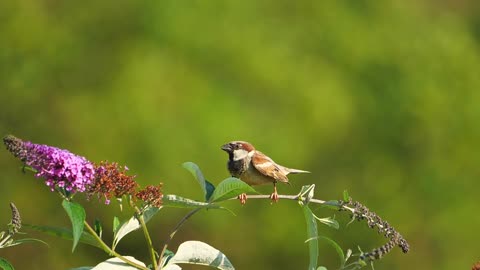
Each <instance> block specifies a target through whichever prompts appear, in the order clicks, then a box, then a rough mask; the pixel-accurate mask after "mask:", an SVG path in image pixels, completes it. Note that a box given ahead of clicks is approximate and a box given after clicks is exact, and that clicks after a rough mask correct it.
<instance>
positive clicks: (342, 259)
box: [318, 235, 345, 269]
mask: <svg viewBox="0 0 480 270" xmlns="http://www.w3.org/2000/svg"><path fill="white" fill-rule="evenodd" d="M318 238H319V239H323V240H325V241H327V243H329V244H330V245H331V246H332V247H333V248H335V250H336V251H337V254H338V257H339V258H340V269H342V268H343V267H344V266H345V254H344V253H343V250H342V248H341V247H340V245H338V244H337V242H335V241H333V240H332V239H330V238H328V237H326V236H323V235H320V236H319V237H318Z"/></svg>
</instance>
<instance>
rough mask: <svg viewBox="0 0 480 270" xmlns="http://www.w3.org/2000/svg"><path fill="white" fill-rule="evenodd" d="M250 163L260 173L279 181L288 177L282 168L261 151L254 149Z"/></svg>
mask: <svg viewBox="0 0 480 270" xmlns="http://www.w3.org/2000/svg"><path fill="white" fill-rule="evenodd" d="M252 164H253V166H254V167H255V169H257V171H259V172H260V173H261V174H263V175H265V176H268V177H271V178H273V179H275V180H277V181H280V182H288V178H287V176H286V174H285V173H284V170H283V168H282V167H281V166H280V165H278V164H276V163H275V162H274V161H273V160H272V159H271V158H269V157H267V156H266V155H265V154H263V153H262V152H260V151H255V154H254V155H253V157H252Z"/></svg>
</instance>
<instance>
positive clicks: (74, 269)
mask: <svg viewBox="0 0 480 270" xmlns="http://www.w3.org/2000/svg"><path fill="white" fill-rule="evenodd" d="M92 268H93V267H91V266H82V267H77V268H70V270H91V269H92Z"/></svg>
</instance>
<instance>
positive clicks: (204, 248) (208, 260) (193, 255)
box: [167, 241, 235, 270]
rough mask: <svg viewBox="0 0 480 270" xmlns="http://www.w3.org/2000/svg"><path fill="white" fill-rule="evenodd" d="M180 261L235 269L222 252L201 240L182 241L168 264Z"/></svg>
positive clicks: (221, 268)
mask: <svg viewBox="0 0 480 270" xmlns="http://www.w3.org/2000/svg"><path fill="white" fill-rule="evenodd" d="M179 263H180V264H181V263H185V264H196V265H206V266H211V267H215V268H217V269H220V270H234V269H235V268H234V267H233V265H232V263H231V262H230V261H229V260H228V258H227V257H226V256H225V255H224V254H223V253H222V252H220V251H219V250H218V249H216V248H214V247H212V246H210V245H208V244H206V243H203V242H200V241H187V242H184V243H182V244H181V245H180V246H179V247H178V250H177V253H176V254H175V255H174V256H173V257H172V258H171V259H170V261H169V262H168V264H167V266H169V265H172V264H179ZM173 269H177V268H173Z"/></svg>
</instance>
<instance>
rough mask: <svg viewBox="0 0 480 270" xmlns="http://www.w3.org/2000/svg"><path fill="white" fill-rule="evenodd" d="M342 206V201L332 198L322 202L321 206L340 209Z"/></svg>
mask: <svg viewBox="0 0 480 270" xmlns="http://www.w3.org/2000/svg"><path fill="white" fill-rule="evenodd" d="M341 206H342V204H341V201H339V200H330V201H326V202H324V203H322V204H321V205H320V207H326V208H328V209H332V210H338V209H339V208H340V207H341Z"/></svg>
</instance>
